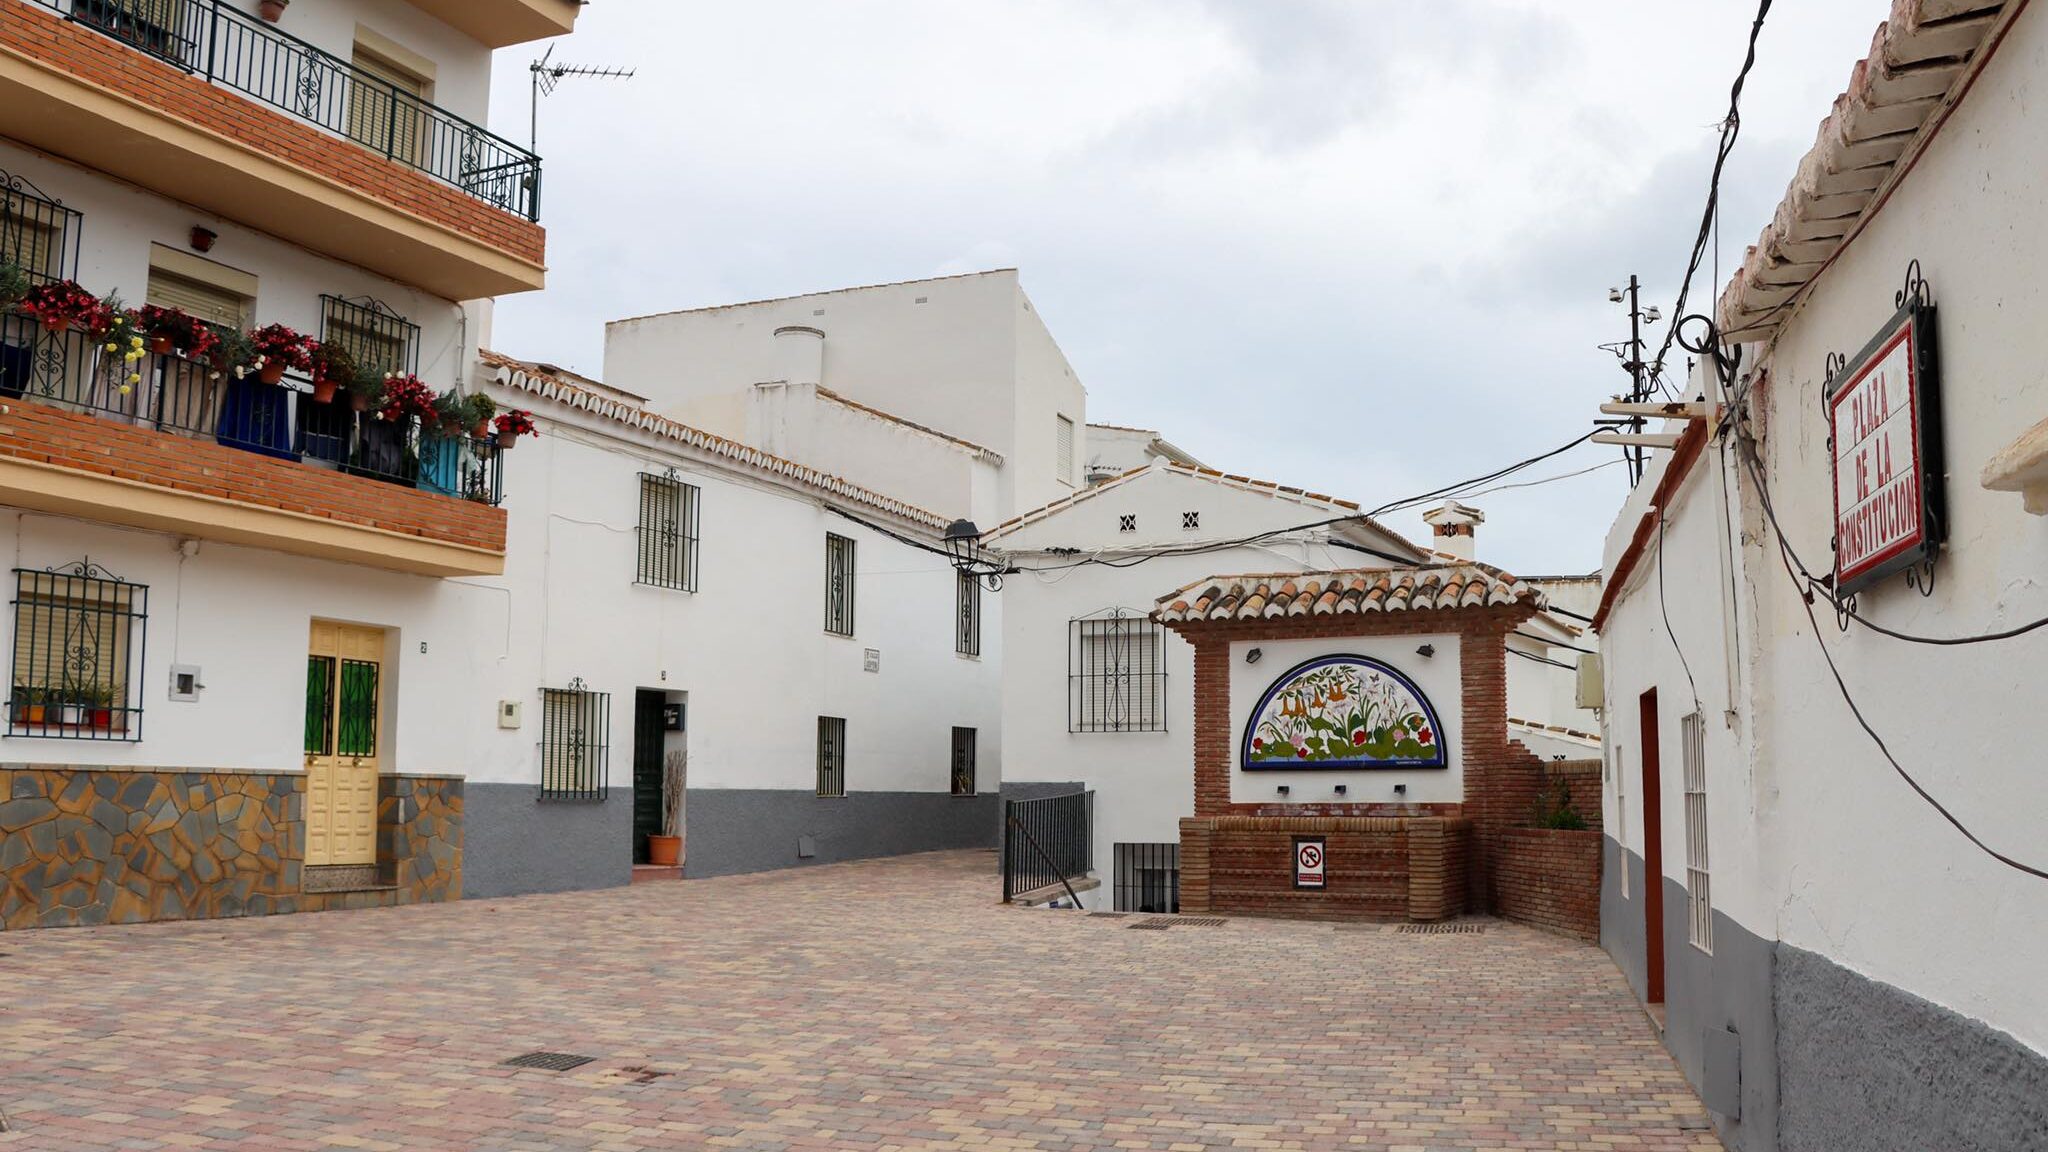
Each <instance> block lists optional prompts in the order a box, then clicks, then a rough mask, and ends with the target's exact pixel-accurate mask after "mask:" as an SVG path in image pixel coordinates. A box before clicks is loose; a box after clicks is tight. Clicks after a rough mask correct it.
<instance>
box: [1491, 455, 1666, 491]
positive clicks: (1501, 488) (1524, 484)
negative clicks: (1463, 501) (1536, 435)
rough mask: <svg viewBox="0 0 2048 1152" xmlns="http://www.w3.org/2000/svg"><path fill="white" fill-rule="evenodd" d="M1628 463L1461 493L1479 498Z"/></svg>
mask: <svg viewBox="0 0 2048 1152" xmlns="http://www.w3.org/2000/svg"><path fill="white" fill-rule="evenodd" d="M1626 463H1628V461H1626V460H1622V459H1614V460H1605V461H1602V462H1600V463H1598V464H1595V465H1593V466H1592V467H1591V468H1581V469H1579V470H1578V471H1576V472H1561V473H1559V474H1557V475H1556V476H1545V477H1543V478H1542V479H1540V480H1524V481H1522V482H1521V483H1519V484H1496V485H1494V486H1493V487H1491V488H1481V489H1480V490H1479V491H1477V492H1465V493H1461V495H1463V496H1465V497H1467V498H1469V499H1477V498H1479V497H1481V496H1487V495H1491V494H1492V493H1495V492H1506V491H1508V490H1509V489H1512V488H1535V487H1538V486H1540V485H1544V484H1553V483H1556V482H1557V481H1559V480H1570V479H1572V478H1573V477H1576V476H1584V475H1585V474H1587V473H1588V472H1598V471H1599V470H1601V469H1602V468H1612V467H1614V466H1615V465H1616V464H1626Z"/></svg>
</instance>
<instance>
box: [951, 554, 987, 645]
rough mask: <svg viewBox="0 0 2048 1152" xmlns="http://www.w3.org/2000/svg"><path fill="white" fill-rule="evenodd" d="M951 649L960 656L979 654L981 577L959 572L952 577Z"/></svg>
mask: <svg viewBox="0 0 2048 1152" xmlns="http://www.w3.org/2000/svg"><path fill="white" fill-rule="evenodd" d="M953 588H954V592H953V596H954V601H955V604H954V630H953V651H955V652H958V653H959V654H960V655H962V656H979V655H981V578H980V577H978V576H975V575H973V574H971V573H967V572H961V573H959V574H957V575H955V576H954V578H953Z"/></svg>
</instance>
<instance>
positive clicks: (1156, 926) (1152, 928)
mask: <svg viewBox="0 0 2048 1152" xmlns="http://www.w3.org/2000/svg"><path fill="white" fill-rule="evenodd" d="M1126 927H1130V928H1142V929H1144V930H1146V931H1148V932H1164V931H1166V930H1167V929H1168V928H1171V927H1173V925H1171V924H1169V923H1167V922H1166V921H1164V920H1140V921H1138V922H1137V923H1136V924H1130V925H1126Z"/></svg>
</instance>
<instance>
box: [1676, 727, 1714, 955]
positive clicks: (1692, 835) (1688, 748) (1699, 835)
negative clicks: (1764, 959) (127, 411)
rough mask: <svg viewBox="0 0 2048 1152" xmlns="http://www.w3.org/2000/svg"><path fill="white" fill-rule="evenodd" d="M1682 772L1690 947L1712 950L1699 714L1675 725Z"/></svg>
mask: <svg viewBox="0 0 2048 1152" xmlns="http://www.w3.org/2000/svg"><path fill="white" fill-rule="evenodd" d="M1678 738H1679V740H1680V742H1681V743H1682V744H1683V747H1682V748H1680V749H1679V758H1680V760H1681V761H1682V763H1683V765H1684V769H1685V892H1686V904H1687V911H1688V912H1689V913H1690V916H1689V919H1690V920H1691V923H1692V933H1691V938H1692V946H1693V947H1695V948H1698V949H1699V950H1700V951H1702V952H1712V951H1713V950H1714V897H1713V887H1712V883H1711V880H1710V878H1709V876H1708V875H1707V731H1706V724H1705V722H1703V721H1702V720H1701V718H1700V714H1699V713H1698V712H1694V713H1693V714H1692V715H1690V716H1687V717H1685V718H1684V719H1682V720H1680V721H1679V722H1678Z"/></svg>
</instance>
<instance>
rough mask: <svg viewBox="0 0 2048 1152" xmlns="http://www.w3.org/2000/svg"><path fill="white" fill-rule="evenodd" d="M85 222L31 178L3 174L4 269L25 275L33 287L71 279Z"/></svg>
mask: <svg viewBox="0 0 2048 1152" xmlns="http://www.w3.org/2000/svg"><path fill="white" fill-rule="evenodd" d="M84 222H85V216H84V215H83V214H82V213H80V212H78V211H76V210H74V209H71V208H66V207H65V206H64V204H63V202H62V201H60V200H57V199H56V198H55V197H52V196H48V195H45V194H44V192H43V190H42V189H41V188H38V187H36V186H35V184H34V183H32V182H31V181H30V180H29V179H28V177H26V176H22V175H20V174H18V173H10V172H8V171H6V170H4V169H0V264H12V265H14V266H15V267H17V268H19V269H21V270H22V271H23V272H25V273H27V274H28V278H29V281H30V282H31V283H34V284H48V283H50V282H51V281H53V280H69V279H71V278H72V277H74V276H76V275H78V241H79V235H80V233H81V231H82V230H83V229H82V227H81V226H82V225H83V224H84Z"/></svg>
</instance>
